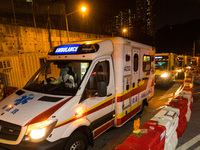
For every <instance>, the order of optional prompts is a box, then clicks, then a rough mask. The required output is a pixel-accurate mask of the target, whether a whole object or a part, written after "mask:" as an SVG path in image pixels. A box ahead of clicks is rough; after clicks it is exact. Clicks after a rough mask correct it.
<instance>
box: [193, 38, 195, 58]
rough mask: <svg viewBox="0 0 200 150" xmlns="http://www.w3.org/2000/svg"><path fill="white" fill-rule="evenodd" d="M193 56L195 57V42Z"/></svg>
mask: <svg viewBox="0 0 200 150" xmlns="http://www.w3.org/2000/svg"><path fill="white" fill-rule="evenodd" d="M193 56H195V41H194V42H193Z"/></svg>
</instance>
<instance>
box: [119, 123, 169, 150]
mask: <svg viewBox="0 0 200 150" xmlns="http://www.w3.org/2000/svg"><path fill="white" fill-rule="evenodd" d="M165 131H166V128H165V127H164V126H161V125H159V124H158V123H157V122H155V121H149V122H147V123H145V124H144V126H143V127H141V129H140V132H139V133H138V134H136V133H134V134H132V135H130V136H129V137H128V138H127V139H126V140H125V141H124V142H123V143H122V144H120V145H119V146H118V147H117V148H116V149H115V150H130V149H134V150H137V149H138V150H140V149H142V150H164V145H165V135H166V132H165Z"/></svg>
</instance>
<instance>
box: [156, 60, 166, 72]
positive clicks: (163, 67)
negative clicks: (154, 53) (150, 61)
mask: <svg viewBox="0 0 200 150" xmlns="http://www.w3.org/2000/svg"><path fill="white" fill-rule="evenodd" d="M167 65H168V62H167V61H156V62H155V69H156V70H167Z"/></svg>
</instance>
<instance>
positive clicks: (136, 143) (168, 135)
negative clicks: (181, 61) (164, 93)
mask: <svg viewBox="0 0 200 150" xmlns="http://www.w3.org/2000/svg"><path fill="white" fill-rule="evenodd" d="M193 82H194V76H193V75H192V74H187V73H186V76H185V79H184V87H183V89H182V91H181V92H180V93H179V94H177V95H178V96H177V97H176V98H174V99H172V100H171V102H170V103H169V104H168V105H167V106H165V107H164V108H163V109H161V110H160V111H159V112H158V113H157V114H156V115H155V116H154V117H153V118H151V119H150V120H149V121H148V122H147V123H145V124H144V125H143V127H141V132H140V133H138V134H132V135H130V136H129V137H128V138H127V139H126V140H125V141H124V142H123V143H122V144H120V145H119V146H118V147H117V148H116V150H128V149H134V150H141V149H142V150H149V149H151V150H163V149H164V150H175V149H176V146H177V144H178V138H179V137H181V136H182V135H183V133H184V131H185V129H186V127H187V122H188V121H189V120H190V117H191V110H192V106H193V94H192V92H193Z"/></svg>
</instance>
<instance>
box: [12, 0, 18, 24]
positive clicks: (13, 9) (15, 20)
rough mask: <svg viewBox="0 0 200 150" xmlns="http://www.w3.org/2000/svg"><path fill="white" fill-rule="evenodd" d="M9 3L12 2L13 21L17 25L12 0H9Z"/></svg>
mask: <svg viewBox="0 0 200 150" xmlns="http://www.w3.org/2000/svg"><path fill="white" fill-rule="evenodd" d="M11 3H12V11H13V17H14V22H15V25H17V22H16V16H15V8H14V3H13V0H11Z"/></svg>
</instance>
